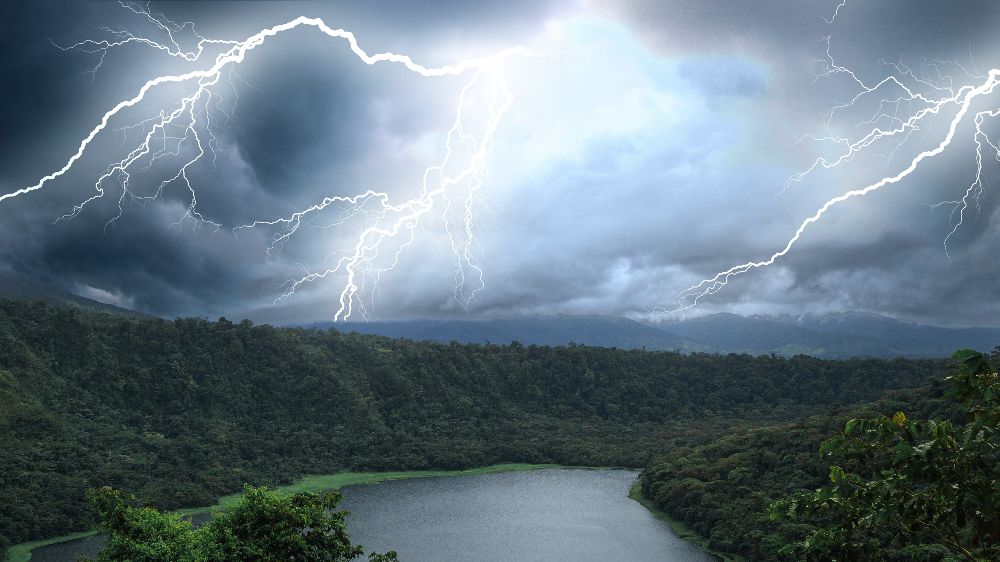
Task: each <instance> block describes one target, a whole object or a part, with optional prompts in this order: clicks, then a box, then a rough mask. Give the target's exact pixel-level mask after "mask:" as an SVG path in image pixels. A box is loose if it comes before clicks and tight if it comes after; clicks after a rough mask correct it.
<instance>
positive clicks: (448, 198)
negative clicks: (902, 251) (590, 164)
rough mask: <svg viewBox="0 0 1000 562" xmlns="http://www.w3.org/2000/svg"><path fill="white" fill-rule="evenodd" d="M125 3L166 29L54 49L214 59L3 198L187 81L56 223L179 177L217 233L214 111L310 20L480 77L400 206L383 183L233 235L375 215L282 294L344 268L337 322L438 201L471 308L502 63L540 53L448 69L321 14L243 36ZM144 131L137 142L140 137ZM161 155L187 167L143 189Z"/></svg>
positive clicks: (366, 56)
mask: <svg viewBox="0 0 1000 562" xmlns="http://www.w3.org/2000/svg"><path fill="white" fill-rule="evenodd" d="M121 5H122V7H123V8H125V9H127V10H129V11H131V12H132V13H134V14H135V15H137V16H139V17H141V18H143V19H145V20H146V21H147V22H148V23H149V24H150V25H151V27H152V28H153V29H154V30H155V31H156V32H157V33H158V34H159V35H160V37H155V38H154V37H147V36H143V35H139V34H135V33H133V32H130V31H128V30H124V29H112V28H110V27H105V28H103V31H104V32H106V33H107V34H108V36H109V38H107V39H103V40H92V39H88V40H84V41H81V42H78V43H74V44H71V45H67V46H59V45H56V46H57V47H58V48H60V49H63V50H80V51H83V52H87V53H92V54H97V55H98V57H99V58H98V61H97V63H96V65H95V66H94V67H93V69H92V70H91V73H92V74H96V73H97V72H98V71H99V70H100V68H101V66H102V65H103V64H104V61H105V55H106V54H107V53H108V52H109V51H110V50H112V49H117V48H121V47H125V46H129V45H138V46H144V47H150V48H153V49H156V50H159V51H162V52H163V53H165V54H167V55H168V56H170V57H173V58H178V59H181V60H183V61H184V62H185V63H189V64H204V65H205V66H204V67H203V68H200V69H195V70H190V71H188V72H184V73H180V74H172V75H162V76H157V77H155V78H152V79H150V80H148V81H146V82H145V83H144V84H143V85H142V86H141V87H140V88H139V89H138V91H137V92H136V93H135V94H134V95H133V96H132V97H129V98H127V99H123V100H121V101H119V102H118V103H117V104H115V105H114V106H113V107H112V108H111V109H109V110H108V111H107V112H106V113H104V115H103V116H102V117H101V119H100V120H99V122H98V124H97V125H96V126H94V127H93V129H91V130H90V132H89V133H88V134H87V135H86V136H85V137H84V138H83V139H82V140H81V141H80V144H79V146H78V147H77V149H76V151H75V152H74V153H73V154H72V155H71V156H70V157H69V158H68V160H67V161H66V162H65V164H64V165H63V166H62V167H60V168H59V169H57V170H55V171H53V172H51V173H49V174H47V175H45V176H43V177H41V178H40V179H39V180H38V181H37V182H36V183H34V184H32V185H29V186H25V187H22V188H20V189H17V190H15V191H12V192H9V193H5V194H2V195H0V203H2V202H4V201H7V200H8V199H14V198H16V197H22V196H25V195H28V194H30V193H32V192H35V191H39V190H41V189H43V188H45V187H46V186H48V185H49V184H51V183H52V182H54V181H55V180H57V179H59V178H61V177H62V176H64V175H66V174H67V173H68V172H70V170H72V169H73V168H74V167H75V166H76V165H77V164H78V162H79V161H80V160H81V159H82V158H84V156H85V155H86V154H87V152H88V149H89V147H90V146H91V145H92V144H93V143H94V141H95V139H97V138H98V137H99V136H100V135H102V133H105V131H107V130H109V127H110V126H111V122H112V120H113V119H116V118H119V117H122V118H124V116H125V115H126V114H127V112H128V111H129V110H131V109H133V108H137V107H138V106H140V104H142V103H143V102H151V100H150V98H151V97H152V92H154V91H158V90H162V89H163V88H164V87H166V86H186V87H187V89H188V91H189V93H187V94H186V95H182V96H181V97H180V99H174V100H172V101H171V102H169V103H167V104H166V105H165V106H163V107H160V108H159V109H158V110H157V111H156V113H155V114H154V115H152V116H149V117H146V118H145V119H141V120H139V121H138V122H135V123H133V124H131V125H127V126H125V127H122V128H121V129H119V131H121V132H122V134H123V137H124V139H125V142H126V143H128V142H129V138H130V136H132V137H133V138H134V140H133V142H134V143H135V144H133V145H132V146H131V148H130V149H128V151H127V152H126V153H125V154H124V156H123V157H122V158H121V159H119V160H117V161H114V162H111V163H110V164H108V166H107V167H106V168H105V169H104V171H103V172H102V173H100V175H99V176H98V177H97V180H96V181H95V182H94V184H93V187H94V191H95V193H94V194H93V195H91V196H90V197H87V198H86V199H84V200H83V201H81V202H80V203H78V204H77V205H75V206H73V208H72V209H70V210H69V211H68V212H67V213H66V214H65V215H63V216H62V217H59V218H58V219H57V220H66V219H72V218H74V217H76V216H77V215H78V214H79V213H81V212H82V211H83V210H84V209H85V207H86V206H87V205H89V204H90V203H92V202H93V201H95V200H97V199H101V198H103V197H104V196H105V192H106V189H108V188H109V187H110V186H111V185H112V184H116V186H115V187H117V189H118V190H119V193H118V201H117V204H118V214H117V215H116V216H115V217H113V218H112V219H110V220H109V221H108V223H107V225H108V226H109V225H111V224H112V223H114V221H115V220H117V219H118V218H120V217H121V216H122V214H123V213H124V208H125V204H126V203H127V202H130V201H131V202H137V203H146V202H149V201H151V200H155V199H158V198H160V197H161V195H162V194H163V192H164V190H165V189H166V188H167V187H168V186H170V185H171V184H174V183H179V184H181V185H182V186H183V187H184V188H185V189H186V190H187V191H188V194H189V199H188V205H187V209H186V210H185V212H184V214H183V215H182V216H181V217H180V219H179V220H178V224H180V223H181V222H183V221H185V220H187V219H192V220H194V221H195V225H196V226H197V225H199V224H206V225H209V226H210V227H212V228H213V229H216V230H217V229H219V228H221V227H222V225H221V224H220V223H217V222H214V221H212V220H210V219H208V218H206V217H205V216H203V215H202V214H201V213H200V212H199V211H198V208H197V204H198V196H197V190H196V189H195V187H194V185H193V184H192V181H191V179H190V170H191V169H192V168H193V167H194V166H196V165H197V164H198V163H199V162H201V161H202V160H203V159H204V158H205V155H206V154H211V156H212V159H213V161H214V158H215V155H216V152H217V151H218V150H220V149H219V148H218V146H217V141H216V137H215V135H214V133H213V128H214V126H216V123H215V122H214V121H213V115H215V114H217V113H221V114H223V115H224V116H225V117H226V120H227V121H228V119H229V118H231V117H232V113H233V112H234V111H235V105H236V102H235V101H233V102H232V104H231V107H229V108H228V109H227V108H226V107H225V106H224V101H223V99H224V96H223V94H222V93H221V92H220V87H221V86H222V85H225V84H228V85H229V86H230V87H231V88H232V90H233V91H234V92H235V90H236V86H235V84H234V79H239V77H238V75H236V74H235V72H234V68H235V67H237V66H238V65H239V64H240V63H242V62H243V61H244V60H245V59H246V57H248V56H249V55H250V54H251V53H252V52H253V51H254V50H256V49H257V48H258V47H260V46H261V45H263V44H264V43H265V42H267V41H268V40H269V39H271V38H273V37H275V36H277V35H279V34H282V33H285V32H287V31H291V30H293V29H296V28H300V27H304V28H313V29H315V30H316V31H318V32H320V33H322V34H324V35H326V36H328V37H330V38H332V39H340V40H343V41H345V42H346V43H347V47H348V48H349V49H350V51H351V52H352V53H353V54H354V55H356V57H357V58H358V59H359V60H360V61H361V62H363V63H364V64H366V65H370V66H371V65H376V64H380V63H388V64H395V65H399V66H401V67H403V68H404V69H406V70H407V71H410V72H413V73H415V74H417V75H420V76H423V77H427V78H436V77H447V76H460V75H464V74H470V73H471V74H473V77H472V78H471V80H470V81H469V82H468V83H467V84H466V86H465V87H464V88H463V89H462V93H461V96H460V100H459V106H458V110H457V117H456V120H455V123H454V125H453V126H452V128H451V130H449V132H448V136H447V146H446V155H445V158H444V161H443V162H442V163H441V164H439V165H437V166H432V167H430V168H428V169H427V170H426V172H425V173H424V176H423V181H422V188H421V191H420V193H419V194H418V195H417V196H416V197H414V198H412V199H410V200H407V201H403V202H399V203H393V202H391V201H390V197H389V195H388V194H387V193H384V192H378V191H374V190H367V191H364V192H363V193H360V194H358V195H355V196H337V197H327V198H324V199H323V200H322V201H321V202H320V203H317V204H316V205H313V206H312V207H310V208H308V209H305V210H303V211H299V212H296V213H294V214H293V215H291V216H290V217H286V218H282V219H274V220H262V221H256V222H254V223H252V224H247V225H241V226H237V227H235V228H234V229H233V232H234V234H235V233H237V232H239V231H240V230H243V229H248V228H255V227H265V226H272V227H279V228H280V230H279V232H278V233H277V234H276V235H275V237H274V238H273V239H272V243H271V246H270V247H269V248H268V254H269V255H270V254H271V252H273V251H274V250H275V249H276V248H278V247H279V246H280V245H282V244H284V243H285V242H287V241H288V240H289V239H290V238H291V237H292V236H293V235H294V234H295V233H296V232H297V231H298V229H299V227H300V226H301V225H302V224H303V220H305V219H306V218H307V217H309V216H311V215H314V214H316V213H319V212H320V211H323V210H324V209H327V208H336V209H340V211H341V216H340V218H339V219H338V220H337V221H335V222H334V223H332V224H330V225H327V227H332V226H337V225H341V224H344V223H346V222H347V221H348V220H350V219H351V218H354V217H362V218H364V219H367V220H368V221H369V226H367V227H366V228H364V229H363V230H362V231H361V233H360V234H358V235H357V237H356V241H355V243H354V244H353V248H352V250H350V251H349V252H348V255H347V256H346V257H342V258H340V259H338V260H337V262H336V263H335V265H334V266H333V267H330V268H327V269H326V270H324V271H322V272H318V273H312V274H309V275H306V276H304V277H302V278H300V279H297V280H293V281H291V282H290V283H289V284H288V285H287V290H286V291H285V293H284V294H283V295H282V296H281V297H279V299H278V300H280V299H282V298H286V297H288V296H289V295H291V294H293V293H294V292H295V290H296V289H297V288H299V287H301V286H302V285H304V284H306V283H309V282H311V281H314V280H316V279H320V278H324V277H326V276H328V275H331V274H335V273H340V272H343V273H344V274H345V281H344V288H343V291H342V293H341V296H340V300H339V303H340V304H339V309H338V311H337V313H336V315H335V319H337V320H341V319H346V318H348V317H349V316H350V315H351V313H352V311H353V310H354V307H355V304H357V303H358V302H359V299H360V297H361V291H363V289H364V287H365V285H366V283H365V281H366V280H368V281H370V286H371V293H372V295H374V293H375V292H376V291H377V281H378V278H379V277H380V276H381V274H382V273H384V272H385V271H387V270H390V269H392V267H393V265H395V264H396V263H397V262H398V259H399V256H400V254H401V252H402V251H403V250H404V249H405V248H406V247H408V246H409V245H410V244H411V243H412V242H413V239H414V236H415V229H416V228H417V227H418V225H419V224H420V222H421V219H422V218H423V217H424V216H425V215H427V214H428V213H430V212H431V211H432V209H434V207H435V204H436V203H438V202H440V204H441V205H442V206H443V208H442V211H443V214H442V216H443V218H444V223H445V231H446V233H447V237H448V240H449V242H450V245H451V249H452V253H453V256H454V260H455V266H456V274H455V275H456V286H455V294H454V296H455V299H456V301H458V302H459V304H460V305H462V306H463V307H468V305H469V302H470V301H471V300H472V299H473V298H474V297H475V294H476V292H478V291H479V290H481V289H482V288H483V287H484V284H483V275H482V273H483V272H482V270H481V269H480V268H479V266H478V265H477V264H476V262H475V259H474V258H473V251H474V249H475V240H474V237H473V229H474V223H475V218H476V213H475V196H476V193H477V192H478V190H479V189H480V188H481V187H482V185H483V183H484V181H485V178H486V164H487V161H488V156H489V153H490V150H491V148H492V146H493V138H494V136H495V133H496V130H497V128H498V126H499V124H500V119H501V117H502V116H503V114H504V112H505V111H506V110H507V108H508V107H509V106H510V104H511V102H512V100H513V98H512V96H511V94H510V92H509V90H508V89H507V86H506V82H505V80H504V77H503V62H504V61H505V60H506V59H508V58H510V57H512V56H525V55H531V54H532V53H530V52H529V51H528V50H526V49H524V48H520V47H515V48H509V49H504V50H502V51H500V52H499V53H497V54H495V55H492V56H488V57H481V58H473V59H467V60H462V61H459V62H457V63H454V64H450V65H445V66H437V67H434V66H424V65H422V64H419V63H417V62H415V61H414V60H413V59H411V58H410V57H409V56H407V55H402V54H397V53H392V52H383V53H375V54H370V53H368V52H367V51H365V50H364V49H362V48H361V47H360V45H359V43H358V41H357V38H356V37H355V36H354V34H353V33H351V32H350V31H346V30H344V29H335V28H333V27H330V26H329V25H327V24H326V23H325V22H324V21H323V20H322V19H319V18H310V17H306V16H300V17H297V18H295V19H293V20H291V21H288V22H286V23H283V24H280V25H275V26H273V27H268V28H265V29H262V30H260V31H258V32H257V33H255V34H253V35H250V36H249V37H247V38H246V39H243V40H240V41H235V40H220V39H209V38H206V37H204V36H202V35H200V34H199V33H198V32H197V30H196V28H195V25H194V24H193V23H192V22H183V23H176V22H174V21H172V20H170V19H168V18H167V17H166V16H164V15H163V14H159V13H153V12H152V11H151V10H150V8H149V4H146V5H145V6H143V5H140V4H136V3H131V2H121ZM191 43H193V46H189V47H187V48H186V47H185V46H184V44H189V45H190V44H191ZM211 53H215V56H214V58H211ZM484 73H487V74H490V78H491V82H492V84H493V85H494V91H493V99H492V101H491V102H490V107H489V112H488V117H487V119H486V126H485V128H483V130H482V131H480V132H479V133H478V135H477V134H473V133H470V132H467V130H466V126H465V124H464V123H463V114H464V111H465V105H466V104H465V102H466V96H467V93H468V92H469V90H470V89H471V88H472V87H473V85H475V84H476V83H477V82H478V81H479V80H481V79H482V78H483V74H484ZM136 136H137V138H135V137H136ZM469 145H471V146H472V150H471V154H470V155H469V159H468V164H467V165H466V166H465V167H463V168H461V169H460V170H459V171H457V172H453V171H449V169H450V167H451V164H452V162H451V158H452V154H453V151H454V150H455V147H456V146H469ZM160 161H176V162H177V163H178V165H177V167H176V168H173V172H171V173H169V174H168V175H166V176H165V177H162V178H160V179H159V181H158V182H157V181H155V180H154V182H153V185H154V186H155V187H154V189H153V191H152V193H149V194H143V193H140V192H138V191H137V190H136V188H135V185H136V181H135V177H136V176H138V175H141V174H143V173H147V174H152V173H154V172H153V171H152V168H153V165H154V164H155V163H157V162H160ZM435 175H436V178H435ZM456 188H462V189H464V191H463V194H464V197H463V199H462V203H461V204H460V205H458V206H459V208H460V211H461V212H456V211H455V210H454V209H453V207H454V206H455V205H456V204H457V203H456V201H455V200H454V199H453V195H452V191H454V190H456ZM459 225H461V228H459ZM393 239H398V240H399V244H398V245H397V246H396V247H395V249H394V250H393V251H392V252H391V253H392V261H391V263H390V264H389V265H382V266H377V265H376V259H377V258H378V257H379V254H380V252H381V251H383V250H384V249H385V248H384V246H385V244H386V243H387V242H388V241H390V240H393ZM469 276H471V277H473V278H474V280H475V284H474V286H473V288H472V289H471V290H467V287H466V281H467V277H469ZM360 306H361V310H362V313H363V314H364V315H365V317H367V313H366V311H365V309H364V305H363V303H361V305H360Z"/></svg>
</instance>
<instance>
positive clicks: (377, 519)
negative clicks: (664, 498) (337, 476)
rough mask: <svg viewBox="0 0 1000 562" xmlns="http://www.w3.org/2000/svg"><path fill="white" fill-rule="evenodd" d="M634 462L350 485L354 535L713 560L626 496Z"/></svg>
mask: <svg viewBox="0 0 1000 562" xmlns="http://www.w3.org/2000/svg"><path fill="white" fill-rule="evenodd" d="M635 476H636V472H635V471H631V470H584V469H552V470H539V471H531V472H506V473H496V474H485V475H480V476H453V477H445V478H417V479H413V480H397V481H394V482H383V483H380V484H371V485H361V486H349V487H347V488H344V489H343V490H342V492H343V494H344V502H343V504H341V505H342V506H343V507H344V508H345V509H347V510H349V511H350V512H351V517H349V518H348V520H347V527H348V531H349V532H350V535H351V540H352V542H354V543H356V544H363V545H364V546H365V551H366V552H371V551H373V550H374V551H379V552H384V551H386V550H389V549H394V550H396V551H397V552H398V553H399V558H400V560H401V561H403V562H425V561H426V562H430V561H433V562H466V561H470V560H476V561H483V562H487V561H496V562H500V561H503V562H508V561H510V562H513V561H518V562H520V561H532V560H539V561H541V560H545V561H551V560H567V561H568V560H573V561H591V560H592V561H618V560H629V561H635V562H644V561H658V562H706V561H709V560H713V558H712V557H710V556H709V555H707V554H705V553H704V552H702V551H701V550H700V549H698V548H697V547H696V546H694V545H692V544H690V543H687V542H685V541H683V540H681V539H679V538H677V536H675V535H674V534H673V533H672V532H671V530H670V528H669V527H668V526H667V525H666V524H664V523H662V522H660V521H658V520H657V519H655V518H654V517H653V516H652V515H651V514H650V513H649V512H648V511H647V510H646V509H645V508H644V507H642V506H641V505H639V503H638V502H636V501H633V500H631V499H629V498H628V496H627V494H628V489H629V486H631V484H632V482H633V481H634V480H635ZM101 542H102V541H101V539H99V538H96V537H95V538H92V539H84V540H81V541H74V542H71V543H63V544H59V545H52V546H48V547H44V548H40V549H37V550H35V551H34V555H33V556H32V562H72V561H73V560H75V557H76V556H77V555H80V554H85V555H91V556H92V555H93V554H94V553H95V552H96V551H97V549H99V548H100V545H101Z"/></svg>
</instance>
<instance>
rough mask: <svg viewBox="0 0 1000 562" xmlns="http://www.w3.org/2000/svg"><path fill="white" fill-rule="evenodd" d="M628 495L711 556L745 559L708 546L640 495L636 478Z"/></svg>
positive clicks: (727, 560) (731, 560)
mask: <svg viewBox="0 0 1000 562" xmlns="http://www.w3.org/2000/svg"><path fill="white" fill-rule="evenodd" d="M628 497H630V498H632V499H633V500H635V501H637V502H639V503H640V504H642V506H643V507H645V508H646V509H648V510H649V512H650V513H652V514H653V517H656V518H657V519H659V520H660V521H663V522H664V523H666V524H667V525H669V526H670V529H671V530H672V531H673V532H674V534H675V535H677V536H678V537H680V538H682V539H684V540H686V541H688V542H690V543H693V544H696V545H698V546H699V547H700V548H701V549H702V550H704V551H705V552H707V553H709V554H711V555H712V556H715V557H716V558H718V559H719V560H723V561H724V562H744V561H745V560H746V559H745V558H743V557H742V556H737V555H735V554H730V553H728V552H720V551H717V550H714V549H712V548H710V547H709V546H708V539H706V538H705V537H703V536H701V535H699V534H698V533H696V532H695V531H693V530H692V529H691V528H690V527H688V526H687V525H685V524H684V523H682V522H680V521H678V520H676V519H674V518H672V517H670V516H669V515H667V514H666V513H665V512H664V511H662V510H661V509H660V508H659V507H657V505H656V504H655V503H653V500H651V499H649V498H647V497H646V496H644V495H642V483H641V482H640V481H639V480H638V479H636V481H635V482H633V483H632V487H631V488H629V491H628Z"/></svg>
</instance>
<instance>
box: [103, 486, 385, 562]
mask: <svg viewBox="0 0 1000 562" xmlns="http://www.w3.org/2000/svg"><path fill="white" fill-rule="evenodd" d="M88 497H89V499H90V501H91V502H92V503H93V504H94V507H95V508H96V509H97V513H98V516H99V518H100V521H101V528H102V529H103V530H104V531H106V532H107V533H108V541H107V545H106V546H105V548H104V549H103V550H102V551H101V552H100V553H99V554H98V556H97V560H96V562H224V561H231V560H241V561H244V562H289V561H296V562H345V561H348V560H354V559H356V558H358V557H360V556H361V555H362V554H363V553H364V548H363V547H362V546H360V545H352V544H351V540H350V537H349V536H348V534H347V529H346V526H345V518H346V517H347V515H348V512H346V511H343V510H338V509H337V505H338V504H339V503H340V500H341V496H340V494H339V493H338V492H326V493H323V494H315V493H299V494H295V495H292V496H282V495H280V494H278V493H277V492H276V491H274V490H272V489H269V488H266V487H260V488H255V487H253V486H247V487H245V488H244V491H243V494H242V495H241V496H240V498H239V500H238V501H237V502H236V503H235V504H234V505H231V506H229V507H225V508H223V509H221V510H220V511H218V512H217V513H214V514H213V517H212V518H211V519H210V520H209V521H208V522H207V523H205V524H204V525H202V526H201V527H198V528H194V526H193V525H192V524H191V522H190V521H189V520H187V519H183V518H181V517H180V516H178V515H173V514H165V513H161V512H160V511H158V510H156V509H154V508H152V507H143V506H139V505H136V501H135V498H133V497H131V496H129V495H127V494H125V493H124V492H121V491H119V490H115V489H113V488H108V487H104V488H99V489H94V490H90V491H89V492H88ZM370 560H371V561H372V562H393V561H395V560H396V553H395V552H392V551H390V552H387V553H385V554H378V553H372V554H371V555H370Z"/></svg>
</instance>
